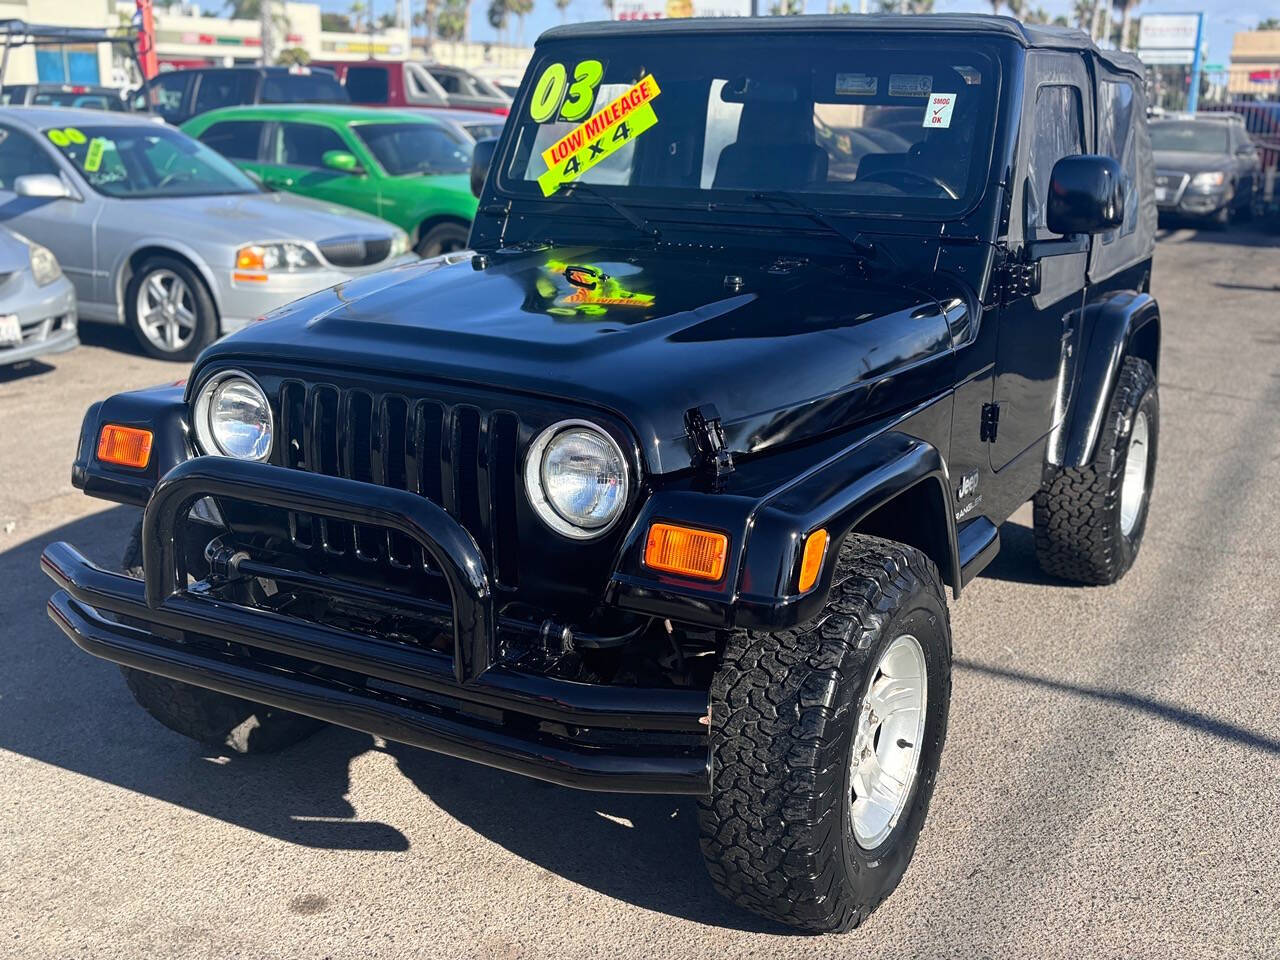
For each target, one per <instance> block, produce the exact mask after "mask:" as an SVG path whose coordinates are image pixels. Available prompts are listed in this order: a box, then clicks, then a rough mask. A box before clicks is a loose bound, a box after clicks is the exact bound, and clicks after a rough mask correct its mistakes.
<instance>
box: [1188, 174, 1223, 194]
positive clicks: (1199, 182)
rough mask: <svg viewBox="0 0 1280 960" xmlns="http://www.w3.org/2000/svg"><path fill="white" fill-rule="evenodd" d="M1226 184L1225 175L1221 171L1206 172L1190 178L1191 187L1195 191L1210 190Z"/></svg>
mask: <svg viewBox="0 0 1280 960" xmlns="http://www.w3.org/2000/svg"><path fill="white" fill-rule="evenodd" d="M1226 182H1227V175H1226V174H1225V173H1223V172H1222V171H1221V170H1206V171H1204V172H1203V173H1197V174H1196V175H1195V176H1194V177H1192V178H1191V186H1192V187H1193V188H1194V189H1196V190H1212V189H1213V188H1214V187H1220V186H1222V185H1223V184H1224V183H1226Z"/></svg>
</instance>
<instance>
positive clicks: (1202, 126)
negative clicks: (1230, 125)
mask: <svg viewBox="0 0 1280 960" xmlns="http://www.w3.org/2000/svg"><path fill="white" fill-rule="evenodd" d="M1228 141H1229V138H1228V137H1227V125H1226V124H1225V123H1153V124H1151V149H1153V150H1181V151H1184V152H1186V153H1228V152H1230V147H1229V146H1228Z"/></svg>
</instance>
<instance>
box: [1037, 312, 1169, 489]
mask: <svg viewBox="0 0 1280 960" xmlns="http://www.w3.org/2000/svg"><path fill="white" fill-rule="evenodd" d="M1084 330H1085V347H1084V362H1083V364H1082V367H1081V370H1080V374H1079V379H1078V381H1077V383H1076V388H1075V391H1074V399H1073V400H1072V402H1071V408H1070V410H1069V411H1068V413H1067V416H1066V418H1065V420H1064V421H1063V424H1062V427H1061V428H1060V430H1059V432H1058V436H1056V437H1054V438H1053V440H1052V441H1051V442H1050V444H1049V453H1048V460H1049V463H1050V464H1051V465H1053V466H1056V467H1083V466H1085V465H1087V464H1089V463H1090V462H1092V460H1093V455H1094V452H1095V449H1096V447H1097V444H1098V437H1099V436H1101V434H1102V421H1103V418H1104V417H1105V416H1106V413H1107V409H1108V408H1109V407H1110V405H1111V394H1112V392H1113V391H1114V390H1115V385H1116V379H1117V378H1118V377H1119V375H1120V367H1121V365H1122V364H1123V363H1124V359H1125V357H1128V356H1139V357H1142V358H1143V359H1145V360H1146V361H1147V362H1148V363H1150V364H1151V369H1152V370H1154V371H1155V372H1156V373H1157V374H1159V372H1160V333H1161V328H1160V306H1159V304H1158V303H1156V300H1155V298H1154V297H1152V296H1151V294H1149V293H1134V292H1133V291H1125V292H1123V293H1116V294H1113V295H1111V296H1109V297H1107V298H1106V299H1104V300H1102V301H1100V302H1098V303H1094V304H1090V305H1089V306H1087V307H1086V308H1085V311H1084Z"/></svg>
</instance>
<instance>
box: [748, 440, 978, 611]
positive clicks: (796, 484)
mask: <svg viewBox="0 0 1280 960" xmlns="http://www.w3.org/2000/svg"><path fill="white" fill-rule="evenodd" d="M916 490H919V491H920V492H922V493H923V494H924V495H925V497H926V498H928V500H929V501H930V502H932V503H934V504H936V508H937V510H938V511H939V514H940V517H939V519H940V520H941V521H942V524H943V530H942V536H941V537H939V538H938V541H937V543H936V544H935V545H934V546H933V547H932V548H931V549H924V548H923V545H920V544H913V545H914V546H917V547H918V548H921V549H924V552H925V553H926V554H929V555H930V559H932V560H933V561H934V562H935V563H936V564H937V566H938V569H939V571H940V572H941V574H942V578H943V580H944V581H946V583H948V584H949V585H950V586H951V587H952V589H953V590H954V591H955V593H956V594H957V595H958V594H959V591H960V587H961V569H960V567H961V563H960V560H961V558H960V551H959V549H958V547H957V540H956V523H955V511H954V507H953V498H952V494H951V481H950V474H949V472H948V470H947V465H946V461H945V460H944V458H943V456H942V454H941V453H940V452H939V451H938V449H937V448H936V447H934V446H933V445H932V444H930V443H927V442H926V441H924V440H920V439H918V438H916V437H912V436H909V435H908V434H905V433H901V432H898V431H890V432H888V433H883V434H880V435H878V436H875V437H872V438H871V439H870V440H868V441H867V442H865V443H862V444H859V445H857V446H856V447H853V448H851V449H848V450H845V451H843V452H841V453H840V454H838V455H837V456H835V457H832V458H830V459H829V460H827V461H825V462H823V463H820V464H818V465H817V466H815V467H814V468H813V469H812V470H810V471H808V472H807V473H805V474H802V475H801V476H800V477H797V478H796V479H795V480H793V481H792V482H790V483H788V484H787V485H786V486H785V487H783V488H782V489H780V490H778V491H775V492H774V493H773V494H771V495H770V496H769V497H767V498H766V499H765V500H763V501H762V502H761V503H760V505H759V506H758V507H757V508H756V509H755V510H753V511H752V515H751V518H750V521H749V523H748V527H747V529H748V531H749V532H748V539H747V543H746V556H745V558H744V561H743V565H742V568H741V570H740V573H739V579H738V603H739V606H740V607H741V608H742V609H743V610H744V611H746V612H747V614H748V615H750V613H751V611H760V612H763V611H764V610H765V609H766V608H768V607H773V608H774V609H775V610H786V609H788V608H792V607H794V611H793V612H792V613H789V615H787V616H786V617H785V620H786V621H787V622H794V623H800V622H803V621H804V620H806V619H808V617H809V616H812V615H814V614H816V613H817V612H818V610H819V609H820V608H821V606H822V604H823V603H824V602H825V600H826V596H827V593H828V592H829V590H830V588H831V580H832V577H833V575H834V572H835V566H836V558H837V556H838V554H839V549H840V544H841V543H843V542H844V539H845V538H846V537H847V536H848V535H849V533H850V532H851V531H853V530H855V529H856V528H858V526H859V524H861V523H862V522H863V521H864V520H866V519H867V518H868V517H870V516H871V515H872V514H874V513H875V512H876V511H877V510H879V509H880V508H881V507H884V506H886V505H887V504H889V503H891V502H892V501H894V500H896V499H898V498H899V497H901V496H903V495H905V494H908V493H909V492H912V491H916ZM818 529H825V530H826V531H827V534H828V536H829V539H828V546H827V553H826V556H825V557H824V558H823V563H822V572H821V574H820V575H819V577H818V582H817V585H816V586H814V587H813V588H812V589H811V590H809V591H808V592H807V593H805V594H803V595H799V596H797V595H795V577H796V574H797V571H798V570H799V568H800V557H801V553H802V551H803V547H804V540H805V538H806V537H807V535H808V534H809V533H811V532H813V531H814V530H818ZM757 616H758V615H757ZM774 617H776V614H774ZM751 619H753V620H754V619H756V617H752V618H751ZM768 619H773V617H770V618H768ZM753 625H761V626H769V625H772V624H770V623H769V622H768V620H766V622H763V623H759V624H753Z"/></svg>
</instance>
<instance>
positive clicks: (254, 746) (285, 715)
mask: <svg viewBox="0 0 1280 960" xmlns="http://www.w3.org/2000/svg"><path fill="white" fill-rule="evenodd" d="M141 545H142V521H141V520H139V521H138V523H137V525H136V526H135V527H134V530H133V535H132V536H131V537H130V538H129V544H128V546H127V547H126V548H125V552H124V559H123V561H122V564H121V566H122V567H123V569H124V572H125V573H127V574H129V575H130V576H134V577H141V576H142V546H141ZM120 670H121V672H122V673H123V674H124V680H125V683H126V684H127V685H128V687H129V691H130V692H131V693H132V694H133V698H134V699H135V700H137V701H138V703H139V704H140V705H141V706H142V708H143V709H144V710H146V711H147V713H149V714H151V716H153V717H155V718H156V719H157V720H159V721H160V722H161V723H163V724H164V725H165V726H166V727H168V728H169V729H170V730H173V731H175V732H176V733H180V734H182V735H183V736H184V737H190V738H191V739H192V740H197V741H199V742H200V743H203V744H207V745H209V746H214V747H220V748H224V749H229V750H231V751H233V752H234V753H242V754H247V753H274V752H275V751H277V750H283V749H284V748H285V747H289V746H292V745H293V744H295V743H297V742H298V741H299V740H303V739H305V738H307V737H309V736H311V734H313V733H315V732H316V731H317V730H319V729H320V728H321V727H323V726H324V725H325V724H324V722H323V721H320V720H316V719H314V718H312V717H304V716H302V715H301V714H297V713H289V712H288V711H286V710H277V709H276V708H275V707H268V706H266V705H264V704H261V703H252V702H251V701H248V700H241V699H240V698H239V697H231V696H228V695H227V694H225V693H218V692H217V691H215V690H206V689H205V688H203V687H196V686H192V685H191V684H189V683H182V682H181V681H179V680H171V679H169V678H168V677H162V676H159V675H157V674H154V673H145V672H143V671H141V670H134V669H133V668H132V667H124V666H122V667H121V668H120Z"/></svg>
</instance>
